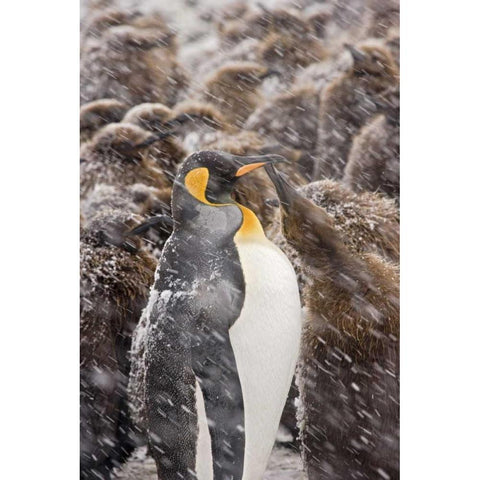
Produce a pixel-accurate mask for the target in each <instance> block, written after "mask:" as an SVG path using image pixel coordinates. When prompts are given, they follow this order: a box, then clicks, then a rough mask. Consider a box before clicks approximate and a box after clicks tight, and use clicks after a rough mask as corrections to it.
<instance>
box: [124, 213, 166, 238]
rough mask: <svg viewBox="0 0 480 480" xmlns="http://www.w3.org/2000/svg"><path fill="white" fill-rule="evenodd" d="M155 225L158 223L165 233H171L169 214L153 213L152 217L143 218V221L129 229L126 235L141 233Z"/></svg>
mask: <svg viewBox="0 0 480 480" xmlns="http://www.w3.org/2000/svg"><path fill="white" fill-rule="evenodd" d="M155 225H160V228H161V229H162V230H165V231H166V232H167V233H171V231H172V228H173V219H172V217H170V216H169V215H155V216H154V217H151V218H149V219H147V220H145V221H144V222H143V223H141V224H140V225H138V227H135V228H133V229H132V230H130V231H129V232H128V234H127V235H129V236H134V235H142V234H143V233H145V232H146V231H147V230H149V229H150V228H152V227H154V226H155Z"/></svg>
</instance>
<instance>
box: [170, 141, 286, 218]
mask: <svg viewBox="0 0 480 480" xmlns="http://www.w3.org/2000/svg"><path fill="white" fill-rule="evenodd" d="M284 161H286V160H285V159H284V158H283V157H281V156H280V155H258V156H256V155H255V156H240V155H232V154H229V153H226V152H221V151H214V150H207V151H200V152H195V153H193V154H191V155H190V156H189V157H188V158H187V159H186V160H185V161H184V162H183V164H182V166H181V167H180V169H179V172H178V174H177V177H176V179H175V183H174V186H173V192H172V213H173V217H174V219H175V221H176V222H179V221H180V222H181V221H182V219H185V218H187V217H188V218H191V216H192V215H193V216H195V212H198V211H199V209H203V208H204V207H206V208H208V210H210V211H212V208H210V207H220V206H221V207H228V206H232V207H233V209H234V210H235V211H238V207H237V206H236V204H235V203H234V201H233V200H232V197H231V195H232V192H233V188H234V186H235V184H236V182H237V181H238V180H239V179H240V178H241V177H243V176H244V175H247V174H248V173H250V172H252V171H253V170H255V169H257V168H260V167H263V166H265V165H268V164H272V163H278V162H284ZM213 210H216V209H215V208H213Z"/></svg>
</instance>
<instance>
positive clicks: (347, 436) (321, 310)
mask: <svg viewBox="0 0 480 480" xmlns="http://www.w3.org/2000/svg"><path fill="white" fill-rule="evenodd" d="M268 173H269V175H270V177H271V179H272V181H273V182H274V183H275V186H276V189H277V193H278V195H279V200H280V205H281V222H282V230H283V233H284V236H285V238H286V240H287V242H288V243H289V244H290V245H291V246H292V247H293V248H294V249H295V250H296V251H297V253H298V256H299V259H300V264H301V268H302V270H303V272H304V275H305V276H306V277H307V281H306V284H305V287H304V289H303V292H302V296H303V299H304V303H305V307H306V316H307V318H306V324H305V326H304V332H303V339H302V347H301V353H300V364H299V367H298V370H297V384H298V387H299V391H300V398H299V410H298V419H299V425H300V430H301V436H300V439H301V443H302V450H303V452H302V457H303V461H304V468H305V471H306V473H307V476H308V478H311V479H316V480H327V479H328V480H331V479H334V480H343V479H345V478H390V479H398V478H399V276H398V265H396V264H393V263H390V262H388V261H386V260H385V259H384V258H382V257H380V256H377V255H375V254H370V253H368V254H364V255H358V254H354V253H353V252H352V251H351V249H350V248H348V246H347V245H346V244H345V243H344V241H343V238H342V236H341V235H340V234H339V232H338V231H337V230H336V229H335V228H334V222H333V221H332V218H331V217H330V215H329V214H328V213H327V212H326V211H325V210H324V209H323V208H320V207H318V206H316V205H314V204H313V203H312V202H310V201H309V200H307V199H306V198H304V197H303V196H302V195H301V194H300V193H299V192H298V191H295V189H293V188H292V187H291V186H290V185H288V183H287V182H286V181H285V179H284V178H283V177H282V176H281V174H279V173H275V171H274V170H273V169H270V168H269V169H268Z"/></svg>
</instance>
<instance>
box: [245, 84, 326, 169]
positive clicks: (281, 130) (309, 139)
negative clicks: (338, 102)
mask: <svg viewBox="0 0 480 480" xmlns="http://www.w3.org/2000/svg"><path fill="white" fill-rule="evenodd" d="M318 108H319V95H318V92H317V91H316V89H315V88H313V87H311V86H304V87H300V88H295V89H293V90H292V91H291V92H288V93H285V94H281V95H278V96H276V97H274V98H273V99H272V100H270V101H268V102H266V103H265V105H262V106H260V107H259V108H257V110H255V112H254V113H253V114H252V115H250V117H249V119H248V120H247V122H246V124H245V128H247V129H249V130H253V131H255V132H257V133H258V134H259V135H261V136H262V137H264V138H266V139H268V141H275V142H277V143H280V144H281V145H285V146H286V147H289V148H293V149H297V150H301V151H304V152H305V151H306V152H313V151H314V149H315V145H316V137H317V132H318ZM312 170H313V162H310V165H307V166H306V169H305V171H303V172H302V173H303V174H304V175H305V176H307V177H308V176H310V175H311V174H312V173H313V172H312Z"/></svg>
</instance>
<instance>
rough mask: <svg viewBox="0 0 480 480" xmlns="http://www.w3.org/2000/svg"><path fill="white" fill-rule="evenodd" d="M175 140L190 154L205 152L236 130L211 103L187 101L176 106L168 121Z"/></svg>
mask: <svg viewBox="0 0 480 480" xmlns="http://www.w3.org/2000/svg"><path fill="white" fill-rule="evenodd" d="M168 124H169V125H170V128H171V129H172V130H173V131H174V136H175V139H176V140H177V141H178V142H179V143H180V144H181V145H182V147H183V149H184V150H185V151H186V152H188V153H193V152H195V151H197V150H204V147H205V146H206V145H208V144H209V143H212V142H215V141H216V140H218V139H219V138H220V137H221V136H222V135H223V134H224V133H225V132H233V131H234V130H235V129H234V127H232V126H231V125H229V124H228V122H227V121H226V119H225V118H224V116H223V115H222V114H221V113H220V111H219V110H218V109H217V108H216V107H215V106H214V105H212V104H211V103H207V102H200V101H195V100H185V101H183V102H181V103H179V104H177V105H176V106H175V108H174V109H173V111H172V115H171V116H170V118H169V120H168Z"/></svg>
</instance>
